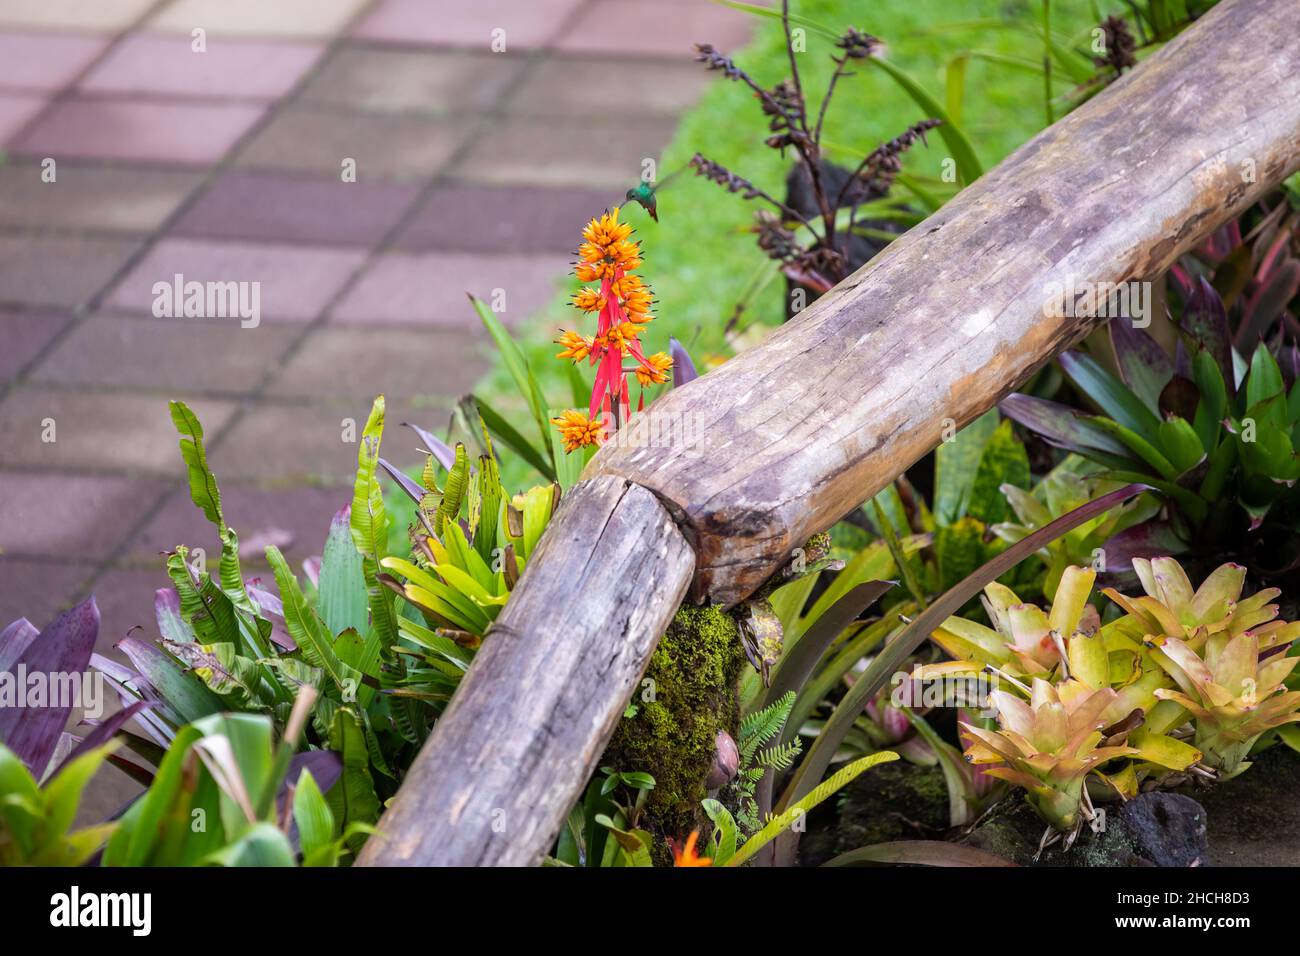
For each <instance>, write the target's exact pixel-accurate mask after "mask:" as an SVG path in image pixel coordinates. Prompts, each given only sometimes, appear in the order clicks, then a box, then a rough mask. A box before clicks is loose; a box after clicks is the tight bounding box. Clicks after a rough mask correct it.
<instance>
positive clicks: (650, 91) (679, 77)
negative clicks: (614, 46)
mask: <svg viewBox="0 0 1300 956" xmlns="http://www.w3.org/2000/svg"><path fill="white" fill-rule="evenodd" d="M611 77H617V78H618V79H617V83H618V87H619V88H620V89H625V90H634V91H635V94H634V95H632V96H629V97H627V99H626V102H622V103H620V105H619V112H620V114H622V115H625V116H627V115H631V116H648V115H658V116H672V117H676V116H678V115H679V114H680V113H683V112H685V111H686V110H688V109H689V108H690V107H691V106H693V105H694V103H695V101H696V99H698V98H699V95H700V93H701V92H702V91H703V90H704V88H705V87H706V86H708V85H709V83H711V82H713V81H714V80H715V79H716V74H711V73H709V72H707V71H706V70H705V69H704V68H703V67H702V66H701V65H700V64H698V63H693V62H681V63H679V62H675V61H666V60H663V61H661V60H629V59H626V58H623V59H619V58H614V57H592V56H585V55H577V56H560V55H557V56H552V57H549V58H547V59H546V60H545V61H543V62H542V63H541V64H539V65H538V67H537V69H536V70H534V71H533V72H532V73H531V74H530V75H529V77H528V82H527V83H524V84H522V85H521V86H520V87H519V88H518V89H517V90H516V91H515V92H514V93H513V94H512V95H511V97H510V98H509V99H508V100H506V102H505V104H504V107H503V108H504V109H505V111H506V112H508V113H519V114H523V115H533V116H585V115H587V114H588V113H589V112H590V111H591V110H592V106H593V91H596V90H603V89H606V88H608V87H609V85H610V82H611Z"/></svg>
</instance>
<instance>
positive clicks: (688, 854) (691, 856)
mask: <svg viewBox="0 0 1300 956" xmlns="http://www.w3.org/2000/svg"><path fill="white" fill-rule="evenodd" d="M699 837H700V831H699V830H692V831H691V835H690V836H688V837H687V838H686V845H685V846H684V847H682V848H681V849H680V850H679V849H677V843H676V842H675V841H670V842H669V845H670V846H671V847H672V851H673V866H712V865H713V860H712V859H710V858H709V857H707V856H700V855H699V854H698V853H696V852H695V841H696V840H698V839H699Z"/></svg>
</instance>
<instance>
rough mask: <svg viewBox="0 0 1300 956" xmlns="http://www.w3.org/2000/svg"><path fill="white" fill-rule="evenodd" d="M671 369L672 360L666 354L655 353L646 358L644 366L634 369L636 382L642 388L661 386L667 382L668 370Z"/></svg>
mask: <svg viewBox="0 0 1300 956" xmlns="http://www.w3.org/2000/svg"><path fill="white" fill-rule="evenodd" d="M672 367H673V360H672V357H671V356H670V355H668V354H667V353H666V352H656V353H655V354H654V355H648V356H646V360H645V364H644V365H638V366H637V369H636V378H637V381H638V382H640V383H641V385H642V387H646V388H648V387H649V386H651V385H662V384H663V383H664V382H666V381H668V370H669V369H671V368H672Z"/></svg>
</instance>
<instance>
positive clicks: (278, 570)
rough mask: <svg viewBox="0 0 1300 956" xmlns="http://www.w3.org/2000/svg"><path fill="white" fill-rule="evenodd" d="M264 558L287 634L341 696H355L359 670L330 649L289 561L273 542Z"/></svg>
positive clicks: (326, 632)
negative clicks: (267, 563) (273, 581)
mask: <svg viewBox="0 0 1300 956" xmlns="http://www.w3.org/2000/svg"><path fill="white" fill-rule="evenodd" d="M266 560H267V561H268V562H269V563H270V565H271V572H272V573H273V574H274V575H275V583H276V586H277V587H279V589H280V600H281V602H282V603H283V604H284V626H285V628H287V629H288V631H289V636H290V637H292V638H293V639H294V641H296V642H297V644H298V650H299V651H300V652H301V653H302V656H303V659H304V660H305V661H307V663H308V664H310V665H311V666H312V667H317V668H320V669H321V670H322V671H324V672H325V674H326V675H327V676H328V677H329V678H330V680H331V681H333V682H334V685H335V686H336V687H337V688H338V689H339V691H340V692H341V693H342V696H343V699H344V700H353V699H355V697H356V695H357V692H358V690H359V689H360V687H361V673H360V672H359V671H358V670H357V669H356V668H354V667H351V666H349V665H347V664H345V663H343V661H341V660H339V657H338V655H337V654H336V653H335V651H334V635H332V634H331V633H330V631H329V628H327V627H326V626H325V622H323V621H322V620H321V619H320V617H319V616H317V614H316V611H315V610H314V609H313V608H312V606H311V605H310V604H308V603H307V598H306V597H304V596H303V593H302V589H301V588H300V587H299V586H298V580H297V578H295V577H294V576H293V572H292V571H290V570H289V564H288V562H286V561H285V560H284V555H282V554H281V553H280V549H279V548H277V547H275V545H270V546H269V547H267V549H266ZM345 633H348V632H345Z"/></svg>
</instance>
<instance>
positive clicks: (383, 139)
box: [236, 106, 471, 182]
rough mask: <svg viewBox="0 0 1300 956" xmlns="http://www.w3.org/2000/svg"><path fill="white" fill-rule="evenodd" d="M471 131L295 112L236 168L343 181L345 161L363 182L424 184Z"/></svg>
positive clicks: (412, 120) (278, 120)
mask: <svg viewBox="0 0 1300 956" xmlns="http://www.w3.org/2000/svg"><path fill="white" fill-rule="evenodd" d="M470 129H471V126H470V123H469V121H455V120H435V119H426V118H424V117H417V116H390V115H383V114H374V113H352V114H346V113H339V112H337V111H333V110H326V109H320V108H316V107H309V106H302V107H298V106H291V107H288V108H286V109H284V110H282V111H281V112H280V113H278V114H277V115H276V116H275V118H274V119H273V120H271V122H270V123H268V124H267V125H266V127H265V128H264V129H262V130H260V131H259V132H258V134H257V136H256V137H255V138H254V139H253V140H252V142H250V143H249V144H248V145H247V146H246V147H245V148H244V149H243V150H242V151H241V152H240V154H239V156H238V157H237V158H236V164H237V165H239V166H251V167H256V168H261V169H280V170H297V171H310V172H314V173H321V174H323V175H326V176H332V177H336V178H339V179H340V180H341V179H342V177H341V171H342V168H343V167H342V163H343V160H344V159H352V160H355V161H356V172H357V180H358V181H359V182H360V181H366V180H370V179H421V180H424V179H428V178H430V177H431V176H433V175H434V174H435V173H437V172H439V171H440V170H441V169H442V168H443V166H444V165H445V164H446V163H447V161H448V160H449V159H450V158H451V156H452V154H453V153H454V152H455V151H456V150H457V148H459V147H460V145H461V143H463V142H464V141H465V138H466V137H467V136H468V135H469V132H470Z"/></svg>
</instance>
